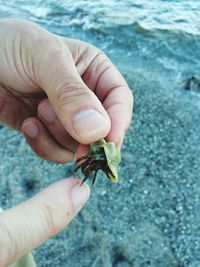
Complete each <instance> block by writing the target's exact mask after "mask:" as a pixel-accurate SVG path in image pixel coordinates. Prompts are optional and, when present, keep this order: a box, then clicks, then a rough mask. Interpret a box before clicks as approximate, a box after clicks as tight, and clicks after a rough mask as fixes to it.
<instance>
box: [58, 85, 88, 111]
mask: <svg viewBox="0 0 200 267" xmlns="http://www.w3.org/2000/svg"><path fill="white" fill-rule="evenodd" d="M91 94H92V92H91V91H90V90H88V89H87V88H85V87H84V86H82V85H81V84H79V83H77V82H75V81H71V82H70V81H69V82H68V83H67V84H65V85H63V86H62V87H61V88H59V90H57V93H56V101H57V103H58V104H59V106H61V107H62V106H65V105H68V104H74V103H76V102H77V101H80V100H81V99H87V98H90V97H91Z"/></svg>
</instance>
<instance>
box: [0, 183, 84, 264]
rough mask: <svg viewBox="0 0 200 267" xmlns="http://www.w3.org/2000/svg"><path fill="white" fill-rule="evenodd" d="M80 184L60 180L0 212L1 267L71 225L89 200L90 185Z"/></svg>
mask: <svg viewBox="0 0 200 267" xmlns="http://www.w3.org/2000/svg"><path fill="white" fill-rule="evenodd" d="M80 184H81V181H80V180H79V179H75V178H70V179H64V180H60V181H58V182H56V183H54V184H52V185H50V186H49V187H47V188H46V189H45V190H44V191H42V192H40V193H39V194H37V195H36V196H34V197H33V198H31V199H29V200H27V201H25V202H24V203H22V204H19V205H18V206H16V207H14V208H11V209H9V210H7V211H4V212H1V213H0V248H1V249H0V266H1V267H4V266H8V264H10V263H12V262H14V261H16V260H17V259H19V258H21V257H22V256H23V255H25V254H26V253H27V252H29V251H30V250H32V249H33V248H35V247H36V246H39V245H40V244H41V243H42V242H44V241H45V240H47V239H49V238H50V237H52V236H54V235H55V234H57V233H58V232H60V231H61V230H62V229H63V228H64V227H65V226H66V225H68V224H69V222H70V221H71V220H72V219H73V218H74V216H75V215H76V214H77V213H78V212H79V211H80V209H81V208H82V206H83V205H84V203H85V202H86V201H87V199H88V197H89V187H88V186H87V184H86V183H84V184H83V185H81V186H80ZM55 196H56V197H55ZM58 196H59V197H58Z"/></svg>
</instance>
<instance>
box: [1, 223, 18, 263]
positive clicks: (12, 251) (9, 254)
mask: <svg viewBox="0 0 200 267" xmlns="http://www.w3.org/2000/svg"><path fill="white" fill-rule="evenodd" d="M0 248H1V249H0V259H1V262H0V263H1V264H2V265H1V266H6V265H7V264H8V263H9V262H12V261H13V260H14V259H15V255H16V251H17V242H16V240H15V238H14V237H13V235H12V234H11V233H10V230H9V229H8V227H7V226H6V224H5V223H3V222H0Z"/></svg>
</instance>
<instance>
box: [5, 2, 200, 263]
mask: <svg viewBox="0 0 200 267" xmlns="http://www.w3.org/2000/svg"><path fill="white" fill-rule="evenodd" d="M0 17H10V18H13V17H14V18H23V19H30V20H32V21H34V22H37V23H39V24H40V25H42V26H44V27H46V28H47V29H49V30H51V31H53V32H55V33H57V34H61V35H63V36H67V37H73V38H78V39H82V40H85V41H87V42H90V43H92V44H94V45H96V46H98V47H99V48H101V49H102V50H103V51H104V52H106V53H107V54H108V55H109V57H110V58H111V59H112V61H113V62H114V63H115V64H116V65H117V67H118V68H119V69H120V70H121V71H122V73H123V74H124V76H125V77H126V79H127V81H128V83H129V85H130V87H131V89H132V90H133V93H134V96H135V110H134V120H133V123H132V125H131V128H130V130H129V132H128V134H127V137H126V139H125V145H124V147H123V153H122V155H123V161H122V164H121V171H120V177H121V178H120V182H119V184H117V185H113V184H110V183H109V181H107V180H106V179H105V178H103V177H102V179H101V176H100V177H99V179H98V182H97V184H96V186H95V187H93V188H92V195H91V199H90V201H89V203H88V204H87V206H86V207H85V208H84V210H83V211H82V212H81V213H80V214H79V215H78V216H77V218H76V219H75V220H74V221H73V222H72V224H71V225H70V226H69V228H68V229H67V230H64V231H63V232H62V233H61V234H59V235H58V236H57V237H56V238H54V239H51V240H49V241H47V242H46V243H45V244H44V245H42V246H41V247H40V248H38V249H36V250H35V251H34V254H35V257H36V261H37V263H38V266H39V267H41V266H59V267H61V266H63V267H64V266H73V267H76V266H81V267H82V266H93V267H95V266H96V267H97V266H105V267H111V266H114V267H125V266H133V267H143V266H144V267H147V266H151V267H161V266H162V267H165V266H170V267H173V266H176V267H180V266H183V267H188V266H189V267H190V266H192V267H199V266H200V254H199V251H200V234H199V229H200V223H199V222H200V177H199V173H200V146H199V139H200V138H199V132H200V116H199V112H200V110H199V109H200V95H199V92H198V90H197V91H196V92H191V91H186V90H184V88H183V81H184V80H186V79H188V78H190V77H191V76H192V75H198V74H199V69H200V63H199V55H200V47H199V46H200V4H199V3H198V1H194V0H193V1H158V0H157V1H148V2H147V1H129V0H124V1H117V0H110V1H105V0H104V1H103V0H102V1H98V2H92V1H80V0H79V1H64V0H63V1H29V2H27V1H6V2H5V1H0ZM5 140H7V142H5ZM0 142H1V145H0V156H1V163H0V188H1V189H0V190H1V191H0V193H1V194H0V202H1V203H2V205H3V207H4V208H7V207H10V206H12V205H15V204H16V203H18V202H19V201H22V200H24V199H26V198H28V197H30V196H31V195H33V194H35V193H36V192H38V191H39V190H40V189H42V188H44V187H46V186H47V185H48V184H49V183H51V182H53V181H55V180H57V179H59V178H62V177H66V176H69V175H71V173H72V166H71V165H70V164H69V165H68V166H60V165H56V164H52V163H48V162H44V161H42V160H40V159H38V158H37V157H36V156H35V155H34V154H33V153H32V152H31V151H30V149H29V148H28V146H27V145H26V144H25V141H24V140H23V139H22V138H21V136H20V135H16V134H13V132H12V131H10V130H9V129H7V128H5V127H3V128H1V129H0ZM24 155H25V156H24ZM30 184H31V185H32V186H31V187H30ZM77 251H78V252H77Z"/></svg>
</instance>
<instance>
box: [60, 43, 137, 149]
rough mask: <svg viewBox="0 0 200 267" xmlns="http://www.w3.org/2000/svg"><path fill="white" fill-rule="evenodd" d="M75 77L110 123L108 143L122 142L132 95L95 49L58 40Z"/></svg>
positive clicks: (119, 76) (108, 62)
mask: <svg viewBox="0 0 200 267" xmlns="http://www.w3.org/2000/svg"><path fill="white" fill-rule="evenodd" d="M62 40H63V41H64V43H65V44H66V45H67V46H68V49H69V50H70V52H71V54H72V57H73V59H74V63H75V65H76V68H77V71H78V73H79V75H80V76H81V77H82V79H83V81H84V82H85V84H86V85H87V86H88V88H90V89H91V90H92V91H93V92H94V93H95V94H96V96H97V97H98V98H99V100H100V101H101V103H102V105H103V107H104V109H105V110H106V111H107V113H108V115H109V117H110V120H111V130H110V132H109V134H108V136H107V137H106V139H107V140H108V141H112V142H114V143H115V144H120V143H121V142H122V141H123V137H124V134H125V132H126V131H127V129H128V127H129V125H130V122H131V117H132V110H133V94H132V92H131V90H130V88H129V86H128V84H127V83H126V81H125V80H124V78H123V76H122V75H121V73H120V72H119V71H118V70H117V68H116V67H115V66H114V65H113V64H112V62H111V61H110V60H109V58H108V57H107V56H106V55H105V54H104V53H103V52H102V51H100V50H99V49H98V48H96V47H94V46H92V45H89V44H87V43H84V42H82V41H78V40H73V39H65V38H62Z"/></svg>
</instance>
